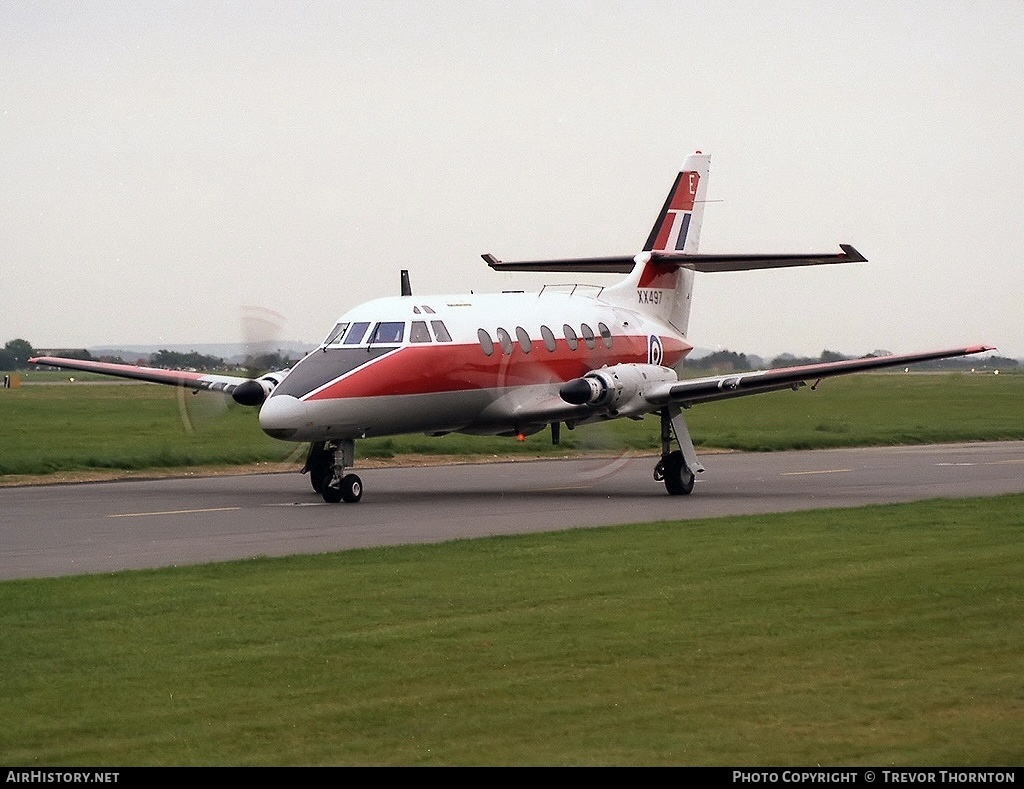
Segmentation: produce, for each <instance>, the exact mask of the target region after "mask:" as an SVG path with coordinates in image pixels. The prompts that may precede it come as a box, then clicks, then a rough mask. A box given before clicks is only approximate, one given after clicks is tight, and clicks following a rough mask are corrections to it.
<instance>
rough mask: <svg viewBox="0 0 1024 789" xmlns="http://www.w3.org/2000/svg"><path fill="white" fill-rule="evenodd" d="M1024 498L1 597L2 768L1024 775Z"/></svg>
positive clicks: (300, 562) (256, 567)
mask: <svg viewBox="0 0 1024 789" xmlns="http://www.w3.org/2000/svg"><path fill="white" fill-rule="evenodd" d="M1022 528H1024V496H1020V495H1017V496H1004V497H1000V498H992V499H975V500H969V501H936V502H930V503H921V504H913V505H895V506H884V507H882V506H878V507H869V508H864V509H856V510H839V511H829V512H827V513H825V512H804V513H797V514H787V515H771V516H761V517H747V518H725V519H714V520H704V521H688V522H685V523H655V524H647V525H640V526H623V527H614V528H602V529H587V530H574V531H568V532H560V533H548V534H537V535H530V536H523V537H509V538H493V539H483V540H473V541H462V542H454V543H448V544H444V545H432V546H417V547H403V548H387V549H376V550H361V551H351V552H346V553H341V554H334V555H326V556H309V557H296V558H290V559H280V560H251V561H244V562H235V563H230V564H218V565H209V566H205V567H193V568H181V569H168V570H162V571H146V572H126V573H118V574H114V575H102V576H85V577H72V578H62V579H54V580H38V581H8V582H4V583H0V629H2V632H3V634H4V637H3V639H0V676H2V677H3V679H0V716H2V718H3V721H4V726H3V730H2V732H0V764H7V765H53V766H60V765H82V766H85V765H121V766H129V765H815V764H820V765H875V766H892V765H904V766H908V765H945V766H962V765H989V766H992V765H1020V764H1022V763H1024V671H1022V670H1021V669H1022V657H1021V656H1022V655H1024V595H1022V590H1021V577H1020V568H1021V567H1022V566H1024V541H1022V540H1021V533H1022Z"/></svg>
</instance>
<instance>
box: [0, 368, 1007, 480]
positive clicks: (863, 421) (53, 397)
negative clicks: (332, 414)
mask: <svg viewBox="0 0 1024 789" xmlns="http://www.w3.org/2000/svg"><path fill="white" fill-rule="evenodd" d="M31 375H32V376H33V377H32V378H30V380H31V381H33V382H35V381H41V382H47V381H49V382H51V383H50V384H49V385H44V383H39V384H35V383H27V384H26V385H24V386H22V387H21V388H19V389H13V390H0V477H2V476H4V475H21V474H47V473H54V472H58V471H74V470H89V469H147V468H155V467H182V466H195V465H214V464H249V463H257V462H278V461H282V460H286V459H291V460H295V461H297V462H301V459H302V452H303V448H302V447H297V446H296V445H293V444H288V443H285V442H280V441H275V440H273V439H270V438H268V437H266V436H265V435H263V433H262V432H261V431H260V430H259V426H258V422H257V412H256V409H249V408H242V407H240V406H236V405H234V404H233V403H230V401H228V400H227V399H226V398H223V397H222V396H220V395H216V394H210V393H203V394H199V395H191V394H188V393H185V392H184V391H182V390H176V389H173V388H171V387H165V386H158V385H154V384H132V383H100V382H89V381H85V382H83V380H82V378H81V377H79V378H78V379H77V382H76V383H75V384H73V385H72V384H67V383H66V381H67V377H66V376H63V375H61V374H52V373H51V374H42V373H32V374H31ZM43 375H49V376H50V377H49V378H45V377H41V376H43ZM53 376H57V377H53ZM57 381H64V382H65V384H64V385H59V384H58V383H57ZM687 421H688V423H689V425H690V431H691V433H692V435H693V437H694V442H695V443H696V444H697V446H698V449H699V448H701V447H704V448H731V449H744V450H757V451H760V450H780V449H792V448H820V447H832V446H863V445H869V444H875V445H879V444H903V443H928V442H932V443H934V442H948V441H969V440H985V441H988V440H1005V439H1022V438H1024V375H1005V374H1004V375H1000V376H995V375H971V374H967V373H949V374H899V373H896V374H892V373H889V374H875V375H858V376H850V377H847V378H839V379H832V380H828V381H826V382H824V384H823V385H822V387H821V389H820V390H819V391H814V392H812V391H809V390H808V389H804V390H801V391H799V392H796V393H794V392H780V393H773V394H767V395H758V396H754V397H744V398H739V399H737V400H730V401H725V402H720V403H709V404H706V405H701V406H697V407H695V408H693V409H692V410H690V411H688V412H687ZM659 446H660V444H659V434H658V420H657V418H656V417H648V418H647V419H645V420H644V421H643V422H639V423H638V422H633V421H630V420H619V421H616V422H610V423H607V424H604V425H593V426H586V427H582V428H579V429H577V430H574V431H568V430H563V431H562V442H561V444H560V445H559V446H557V447H553V446H552V445H551V441H550V438H549V437H548V435H547V434H546V433H541V434H538V435H535V436H530V437H529V438H528V439H527V440H526V441H524V442H519V441H516V440H514V439H508V438H487V437H484V438H481V437H472V436H459V435H449V436H443V437H441V438H431V437H428V436H422V435H412V436H401V437H395V438H380V439H369V440H365V441H359V442H356V452H357V458H359V457H363V458H367V457H378V458H379V457H384V458H387V457H392V456H395V455H403V454H410V453H414V454H451V455H494V454H521V455H558V454H566V453H573V452H581V451H588V450H595V449H603V450H642V451H650V452H651V453H652V454H654V453H656V452H657V451H658V447H659Z"/></svg>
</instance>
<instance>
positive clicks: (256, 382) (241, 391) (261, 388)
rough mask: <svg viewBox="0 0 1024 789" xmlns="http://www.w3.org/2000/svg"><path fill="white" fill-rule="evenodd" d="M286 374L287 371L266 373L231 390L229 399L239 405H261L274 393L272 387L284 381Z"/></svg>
mask: <svg viewBox="0 0 1024 789" xmlns="http://www.w3.org/2000/svg"><path fill="white" fill-rule="evenodd" d="M287 373H288V371H287V370H282V371H281V372H276V373H267V374H266V375H261V376H260V377H259V378H253V379H251V380H249V381H246V382H245V383H242V384H239V385H238V386H236V387H235V388H234V389H232V390H231V398H232V399H233V400H234V401H235V402H236V403H238V404H239V405H263V403H264V401H265V400H266V399H267V398H268V397H270V393H271V392H273V391H274V387H276V386H277V385H278V384H279V383H281V381H283V380H284V377H285V375H286V374H287Z"/></svg>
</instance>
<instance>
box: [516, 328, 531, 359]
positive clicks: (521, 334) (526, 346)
mask: <svg viewBox="0 0 1024 789" xmlns="http://www.w3.org/2000/svg"><path fill="white" fill-rule="evenodd" d="M516 339H518V340H519V347H520V348H522V349H523V353H529V352H530V351H532V350H533V341H532V340H531V339H530V335H529V333H527V331H526V329H524V328H523V327H522V326H516Z"/></svg>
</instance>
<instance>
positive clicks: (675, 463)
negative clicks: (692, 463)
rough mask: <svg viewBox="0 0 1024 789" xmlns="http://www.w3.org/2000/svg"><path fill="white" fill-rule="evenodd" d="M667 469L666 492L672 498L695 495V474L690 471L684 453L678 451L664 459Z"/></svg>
mask: <svg viewBox="0 0 1024 789" xmlns="http://www.w3.org/2000/svg"><path fill="white" fill-rule="evenodd" d="M662 462H663V463H664V469H665V490H667V491H668V492H669V495H670V496H689V495H690V494H691V493H693V483H694V480H695V478H694V474H693V472H692V471H690V468H689V466H687V465H686V461H685V460H683V453H682V452H680V451H679V450H678V449H677V450H676V451H675V452H670V453H669V454H667V455H666V456H665V457H664V458H663V459H662Z"/></svg>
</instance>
